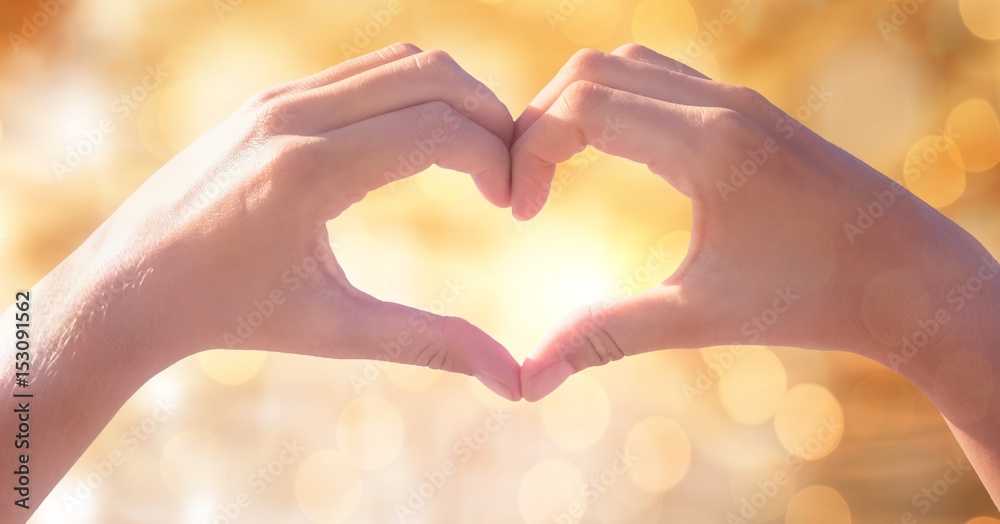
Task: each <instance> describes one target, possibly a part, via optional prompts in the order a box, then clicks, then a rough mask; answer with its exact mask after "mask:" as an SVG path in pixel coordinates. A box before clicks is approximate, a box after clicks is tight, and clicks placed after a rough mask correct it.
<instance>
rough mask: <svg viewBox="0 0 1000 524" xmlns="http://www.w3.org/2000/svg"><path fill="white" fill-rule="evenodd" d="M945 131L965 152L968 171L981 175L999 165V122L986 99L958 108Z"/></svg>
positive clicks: (964, 157)
mask: <svg viewBox="0 0 1000 524" xmlns="http://www.w3.org/2000/svg"><path fill="white" fill-rule="evenodd" d="M945 129H946V130H947V131H948V132H949V133H951V135H950V136H951V138H952V139H953V140H954V141H955V145H957V146H958V150H959V151H960V152H961V153H962V161H963V163H964V164H965V169H966V170H967V171H969V172H972V173H982V172H983V171H986V170H988V169H990V168H992V167H993V166H995V165H997V162H1000V121H998V120H997V113H996V111H995V110H994V109H993V105H991V104H990V103H989V102H987V101H986V100H982V99H978V98H976V99H970V100H966V101H965V102H962V103H961V104H959V105H958V106H956V107H955V109H953V110H952V111H951V114H950V115H948V123H947V124H946V125H945Z"/></svg>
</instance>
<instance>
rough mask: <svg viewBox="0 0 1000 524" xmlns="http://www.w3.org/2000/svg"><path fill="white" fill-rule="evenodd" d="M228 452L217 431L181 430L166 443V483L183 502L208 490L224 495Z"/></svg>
mask: <svg viewBox="0 0 1000 524" xmlns="http://www.w3.org/2000/svg"><path fill="white" fill-rule="evenodd" d="M133 438H137V437H133ZM228 455H229V453H228V452H227V450H226V447H225V446H224V445H223V443H222V442H221V441H220V440H219V438H218V437H217V436H216V435H215V433H213V432H211V431H206V430H202V429H189V430H185V431H181V432H179V433H177V434H176V435H174V436H173V437H171V438H170V440H169V441H168V442H167V444H166V446H164V447H163V453H162V455H161V456H160V475H161V477H162V478H163V485H164V486H166V488H167V491H169V492H170V494H171V495H173V496H174V499H175V500H177V501H178V502H181V503H184V502H188V501H191V500H195V499H197V498H200V497H201V496H203V495H205V494H211V493H216V494H219V495H221V494H222V493H221V491H222V488H223V486H224V485H225V479H226V473H227V471H226V468H227V466H228V465H229V457H228Z"/></svg>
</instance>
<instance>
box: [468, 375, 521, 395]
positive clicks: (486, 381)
mask: <svg viewBox="0 0 1000 524" xmlns="http://www.w3.org/2000/svg"><path fill="white" fill-rule="evenodd" d="M475 377H476V378H477V379H479V381H480V382H482V383H483V385H484V386H486V387H488V388H490V391H492V392H494V393H496V394H497V395H500V396H501V397H503V398H505V399H507V400H510V401H514V394H513V393H511V391H510V388H508V387H507V386H505V385H503V383H502V382H500V381H499V380H496V379H494V378H491V377H487V376H485V375H476V376H475Z"/></svg>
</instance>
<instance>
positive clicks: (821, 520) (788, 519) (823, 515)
mask: <svg viewBox="0 0 1000 524" xmlns="http://www.w3.org/2000/svg"><path fill="white" fill-rule="evenodd" d="M785 524H851V508H849V507H848V506H847V501H846V500H844V497H843V495H841V494H840V493H839V492H838V491H837V490H835V489H833V488H830V487H827V486H809V487H807V488H803V489H802V491H800V492H798V493H796V494H795V497H794V498H793V499H792V502H791V503H789V504H788V514H787V515H785Z"/></svg>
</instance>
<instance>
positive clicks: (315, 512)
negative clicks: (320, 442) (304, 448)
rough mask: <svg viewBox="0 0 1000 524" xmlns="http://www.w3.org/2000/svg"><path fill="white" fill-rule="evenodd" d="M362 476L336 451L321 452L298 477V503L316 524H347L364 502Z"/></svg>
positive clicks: (317, 453)
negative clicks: (345, 523) (362, 498)
mask: <svg viewBox="0 0 1000 524" xmlns="http://www.w3.org/2000/svg"><path fill="white" fill-rule="evenodd" d="M361 488H362V484H361V475H360V474H359V473H358V470H357V469H356V468H355V467H354V465H353V464H352V463H351V461H350V460H348V458H347V457H345V456H344V455H342V454H341V453H339V452H337V451H332V450H323V451H318V452H316V453H314V454H312V455H311V456H309V457H308V458H306V459H305V460H304V461H303V462H302V466H300V467H299V470H298V473H297V474H296V476H295V500H296V501H298V504H299V509H301V510H302V513H304V514H305V516H306V517H308V518H309V520H310V521H312V522H315V523H316V524H336V523H338V522H344V521H345V520H347V519H348V518H349V517H350V516H351V515H353V514H354V512H355V511H356V510H357V509H358V504H359V503H360V502H361Z"/></svg>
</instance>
